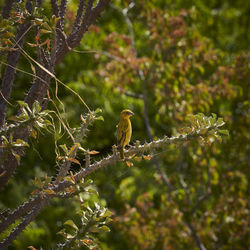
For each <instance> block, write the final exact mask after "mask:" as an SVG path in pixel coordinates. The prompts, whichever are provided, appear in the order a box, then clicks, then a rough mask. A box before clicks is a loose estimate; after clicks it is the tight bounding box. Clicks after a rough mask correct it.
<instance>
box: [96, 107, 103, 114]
mask: <svg viewBox="0 0 250 250" xmlns="http://www.w3.org/2000/svg"><path fill="white" fill-rule="evenodd" d="M101 112H102V110H101V109H100V108H97V109H96V110H95V111H94V113H95V114H97V113H101Z"/></svg>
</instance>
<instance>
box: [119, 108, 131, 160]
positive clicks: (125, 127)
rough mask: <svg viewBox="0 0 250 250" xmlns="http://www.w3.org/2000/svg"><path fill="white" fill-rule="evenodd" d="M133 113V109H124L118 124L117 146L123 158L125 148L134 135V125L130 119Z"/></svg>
mask: <svg viewBox="0 0 250 250" xmlns="http://www.w3.org/2000/svg"><path fill="white" fill-rule="evenodd" d="M132 115H134V113H133V112H132V111H130V110H129V109H124V110H123V111H122V112H121V117H120V122H119V123H118V125H117V146H118V149H119V151H120V157H121V159H122V160H123V159H124V148H125V146H126V145H128V144H129V142H130V138H131V135H132V126H131V122H130V120H129V118H130V116H132Z"/></svg>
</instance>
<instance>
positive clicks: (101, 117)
mask: <svg viewBox="0 0 250 250" xmlns="http://www.w3.org/2000/svg"><path fill="white" fill-rule="evenodd" d="M95 119H96V120H100V121H104V118H103V116H98V117H96V118H95Z"/></svg>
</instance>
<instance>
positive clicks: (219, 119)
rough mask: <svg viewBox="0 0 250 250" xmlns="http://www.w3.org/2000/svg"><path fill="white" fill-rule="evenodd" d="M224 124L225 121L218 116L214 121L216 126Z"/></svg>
mask: <svg viewBox="0 0 250 250" xmlns="http://www.w3.org/2000/svg"><path fill="white" fill-rule="evenodd" d="M224 124H225V122H224V121H223V118H221V117H220V118H218V120H217V122H216V126H217V127H221V126H223V125H224Z"/></svg>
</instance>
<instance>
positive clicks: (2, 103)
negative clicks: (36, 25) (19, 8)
mask: <svg viewBox="0 0 250 250" xmlns="http://www.w3.org/2000/svg"><path fill="white" fill-rule="evenodd" d="M26 8H27V10H28V11H29V12H31V0H29V1H27V3H26ZM30 27H31V24H30V22H25V23H23V24H21V25H20V26H19V29H18V32H17V35H16V37H15V41H16V45H15V46H14V48H15V49H16V51H12V52H9V55H8V59H7V64H8V65H7V66H6V67H5V71H4V76H3V80H2V85H1V93H2V95H0V127H2V126H3V124H4V123H5V116H6V109H7V102H6V100H7V101H8V100H9V98H10V94H11V91H12V87H13V82H14V77H15V74H16V69H15V68H16V66H17V63H18V61H19V57H20V48H22V47H23V44H24V41H25V38H26V35H27V32H28V30H29V29H30Z"/></svg>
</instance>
